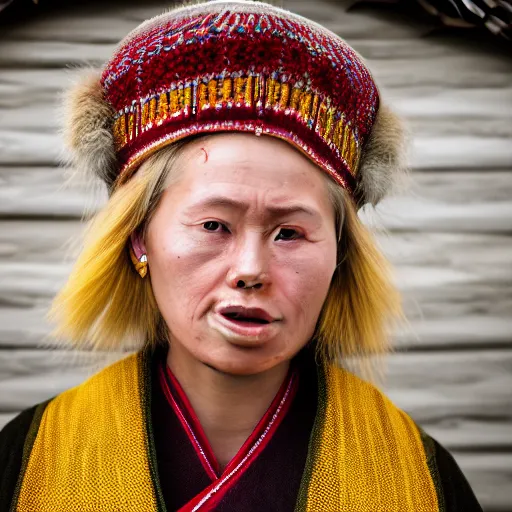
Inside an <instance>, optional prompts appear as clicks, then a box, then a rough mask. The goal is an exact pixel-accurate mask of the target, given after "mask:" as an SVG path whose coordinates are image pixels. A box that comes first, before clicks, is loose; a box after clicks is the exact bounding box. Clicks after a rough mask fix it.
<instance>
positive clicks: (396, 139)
mask: <svg viewBox="0 0 512 512" xmlns="http://www.w3.org/2000/svg"><path fill="white" fill-rule="evenodd" d="M407 146H408V136H407V134H406V130H405V127H404V124H403V121H402V119H401V118H400V117H399V116H398V115H397V114H395V113H394V112H393V111H392V110H391V109H390V108H389V107H387V106H386V105H383V104H382V103H381V105H380V107H379V111H378V113H377V118H376V120H375V123H374V125H373V127H372V131H371V133H370V138H369V139H368V142H367V144H366V147H365V148H364V150H363V154H362V158H361V164H360V166H359V171H358V174H359V183H358V190H357V194H356V195H357V196H358V197H360V198H361V200H360V206H362V205H364V204H366V203H370V204H372V205H373V206H375V205H376V204H377V203H379V201H381V200H382V199H383V198H384V197H385V196H387V195H388V194H390V193H391V192H392V191H393V190H395V189H396V188H397V187H398V186H399V185H404V184H405V182H406V178H407V176H408V161H407Z"/></svg>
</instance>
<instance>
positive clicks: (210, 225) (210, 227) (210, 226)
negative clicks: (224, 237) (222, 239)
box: [203, 220, 229, 233]
mask: <svg viewBox="0 0 512 512" xmlns="http://www.w3.org/2000/svg"><path fill="white" fill-rule="evenodd" d="M203 229H205V230H206V231H211V232H217V233H220V232H223V231H224V232H227V231H229V230H228V228H227V227H226V226H225V225H224V224H222V223H220V222H218V221H216V220H209V221H207V222H203Z"/></svg>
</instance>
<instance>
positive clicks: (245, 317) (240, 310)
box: [219, 306, 275, 325]
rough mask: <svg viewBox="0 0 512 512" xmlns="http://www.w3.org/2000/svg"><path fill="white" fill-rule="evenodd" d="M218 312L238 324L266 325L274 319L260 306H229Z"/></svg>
mask: <svg viewBox="0 0 512 512" xmlns="http://www.w3.org/2000/svg"><path fill="white" fill-rule="evenodd" d="M219 313H220V314H221V315H222V316H223V317H224V318H226V319H228V320H231V321H232V322H236V323H240V324H252V325H267V324H270V323H272V322H274V321H275V319H274V318H273V317H272V315H270V314H269V313H267V312H266V311H265V310H264V309H260V308H245V307H243V306H230V307H227V308H222V309H220V310H219Z"/></svg>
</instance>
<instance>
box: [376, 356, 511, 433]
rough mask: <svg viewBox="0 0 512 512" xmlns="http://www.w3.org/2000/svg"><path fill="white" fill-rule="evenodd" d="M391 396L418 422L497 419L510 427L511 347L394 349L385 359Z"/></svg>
mask: <svg viewBox="0 0 512 512" xmlns="http://www.w3.org/2000/svg"><path fill="white" fill-rule="evenodd" d="M388 369H389V376H388V380H387V382H386V384H385V389H386V390H387V391H388V394H389V396H390V397H391V399H392V400H393V401H394V402H395V403H396V404H397V405H398V406H399V407H401V408H403V409H404V410H405V411H407V412H408V413H409V414H411V416H412V417H413V418H414V419H415V420H416V421H418V422H419V423H421V424H422V425H423V426H424V427H425V428H426V429H427V431H428V426H429V425H436V424H437V423H438V422H440V421H443V420H447V419H450V418H465V417H466V418H468V419H472V418H473V419H474V418H475V416H476V415H477V417H478V418H480V419H486V420H489V421H491V422H492V421H493V420H496V419H501V420H505V421H507V422H510V424H511V426H512V394H511V393H510V390H511V389H512V351H510V350H488V351H485V350H482V351H464V352H456V351H454V352H440V353H436V352H433V353H399V354H394V355H392V356H390V357H389V359H388Z"/></svg>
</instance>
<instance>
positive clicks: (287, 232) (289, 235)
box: [275, 228, 302, 241]
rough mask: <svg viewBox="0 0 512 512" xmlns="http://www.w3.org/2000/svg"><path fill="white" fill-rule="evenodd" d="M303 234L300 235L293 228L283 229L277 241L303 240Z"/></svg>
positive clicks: (278, 234) (277, 236)
mask: <svg viewBox="0 0 512 512" xmlns="http://www.w3.org/2000/svg"><path fill="white" fill-rule="evenodd" d="M301 237H302V234H301V233H299V232H298V231H297V230H296V229H293V228H281V229H280V230H279V233H277V235H276V238H275V240H276V241H278V240H285V241H287V240H297V239H298V238H301Z"/></svg>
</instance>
